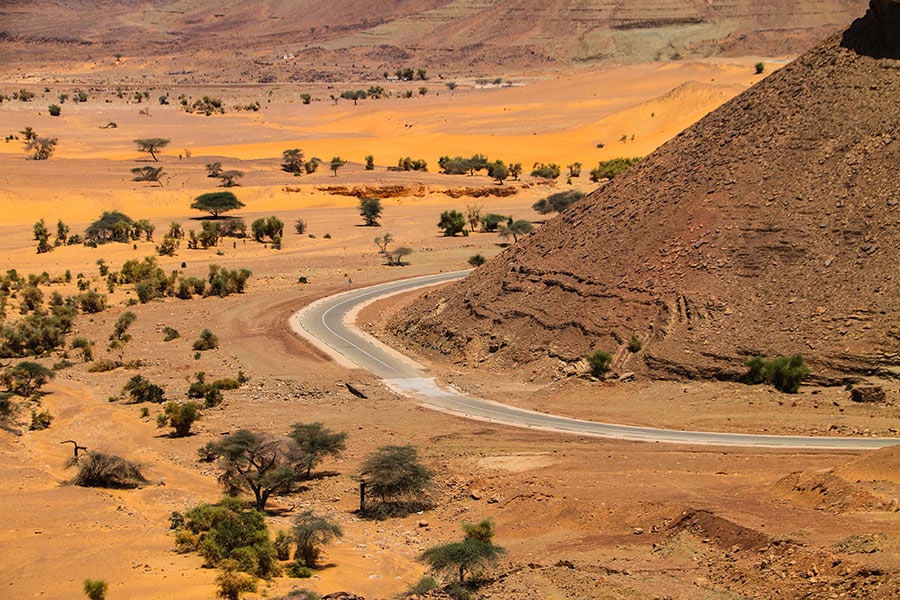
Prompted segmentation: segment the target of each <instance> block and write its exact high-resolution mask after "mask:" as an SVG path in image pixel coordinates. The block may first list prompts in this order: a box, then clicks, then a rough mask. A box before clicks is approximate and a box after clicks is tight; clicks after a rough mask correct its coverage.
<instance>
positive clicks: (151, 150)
mask: <svg viewBox="0 0 900 600" xmlns="http://www.w3.org/2000/svg"><path fill="white" fill-rule="evenodd" d="M134 143H135V144H137V149H138V152H146V153H147V154H149V155H150V157H151V158H153V160H154V161H158V160H159V156H158V155H159V153H160V152H161V151H162V149H163V148H165V147H166V146H168V145H169V140H167V139H165V138H140V139H137V140H134Z"/></svg>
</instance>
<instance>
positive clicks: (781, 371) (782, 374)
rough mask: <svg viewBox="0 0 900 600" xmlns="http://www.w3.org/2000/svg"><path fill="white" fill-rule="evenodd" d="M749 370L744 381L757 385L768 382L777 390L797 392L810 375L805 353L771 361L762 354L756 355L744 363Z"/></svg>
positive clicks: (780, 357) (788, 392)
mask: <svg viewBox="0 0 900 600" xmlns="http://www.w3.org/2000/svg"><path fill="white" fill-rule="evenodd" d="M744 364H745V365H746V366H747V367H748V369H749V371H747V374H746V375H744V379H743V381H744V383H747V384H749V385H755V384H760V383H768V384H769V385H771V386H772V387H774V388H775V389H776V390H778V391H781V392H785V393H787V394H796V393H797V391H798V390H799V389H800V384H801V383H803V380H804V379H806V378H807V377H808V376H809V373H810V371H809V367H807V366H806V365H805V364H803V355H802V354H794V355H793V356H790V357H787V356H777V357H775V358H773V359H772V360H770V361H767V360H765V359H764V358H763V357H762V356H758V355H757V356H754V357H752V358H750V359H748V360H747V361H746V362H745V363H744Z"/></svg>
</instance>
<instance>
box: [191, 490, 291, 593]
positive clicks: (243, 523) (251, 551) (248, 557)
mask: <svg viewBox="0 0 900 600" xmlns="http://www.w3.org/2000/svg"><path fill="white" fill-rule="evenodd" d="M175 543H176V546H177V548H178V550H179V552H198V553H200V555H202V556H203V558H204V559H205V560H206V564H207V565H208V566H211V567H215V566H219V565H220V564H221V563H222V562H223V561H225V560H229V559H230V560H234V561H236V562H237V568H239V569H241V570H243V571H245V572H247V573H250V574H251V575H256V576H257V577H272V576H275V575H278V574H279V571H280V567H279V565H278V562H277V558H276V554H275V548H274V546H273V545H272V542H271V540H270V539H269V530H268V528H267V527H266V521H265V518H264V515H263V513H261V512H259V511H256V510H250V509H247V508H246V507H245V504H244V503H243V502H241V501H240V500H237V499H235V498H223V499H222V500H221V501H220V502H219V503H218V504H200V505H197V506H195V507H193V508H191V509H190V510H188V511H187V512H186V513H184V523H183V525H182V526H181V527H179V528H178V529H176V536H175Z"/></svg>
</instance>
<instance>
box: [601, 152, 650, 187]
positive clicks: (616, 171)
mask: <svg viewBox="0 0 900 600" xmlns="http://www.w3.org/2000/svg"><path fill="white" fill-rule="evenodd" d="M640 160H641V157H640V156H634V157H631V158H623V157H619V158H613V159H611V160H604V161H601V162H600V164H598V165H597V168H596V169H591V181H593V182H595V183H596V182H598V181H600V180H601V179H615V178H616V177H618V176H619V175H621V174H622V173H624V172H625V171H627V170H628V169H630V168H631V167H632V166H634V165H636V164H637V163H638V162H639V161H640Z"/></svg>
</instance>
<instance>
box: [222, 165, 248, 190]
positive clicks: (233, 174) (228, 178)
mask: <svg viewBox="0 0 900 600" xmlns="http://www.w3.org/2000/svg"><path fill="white" fill-rule="evenodd" d="M243 176H244V172H243V171H238V170H235V169H231V170H229V171H221V172H220V173H219V175H218V178H219V179H220V180H222V184H221V185H222V187H235V186H238V185H241V184H240V183H238V181H237V180H238V179H240V178H241V177H243Z"/></svg>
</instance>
